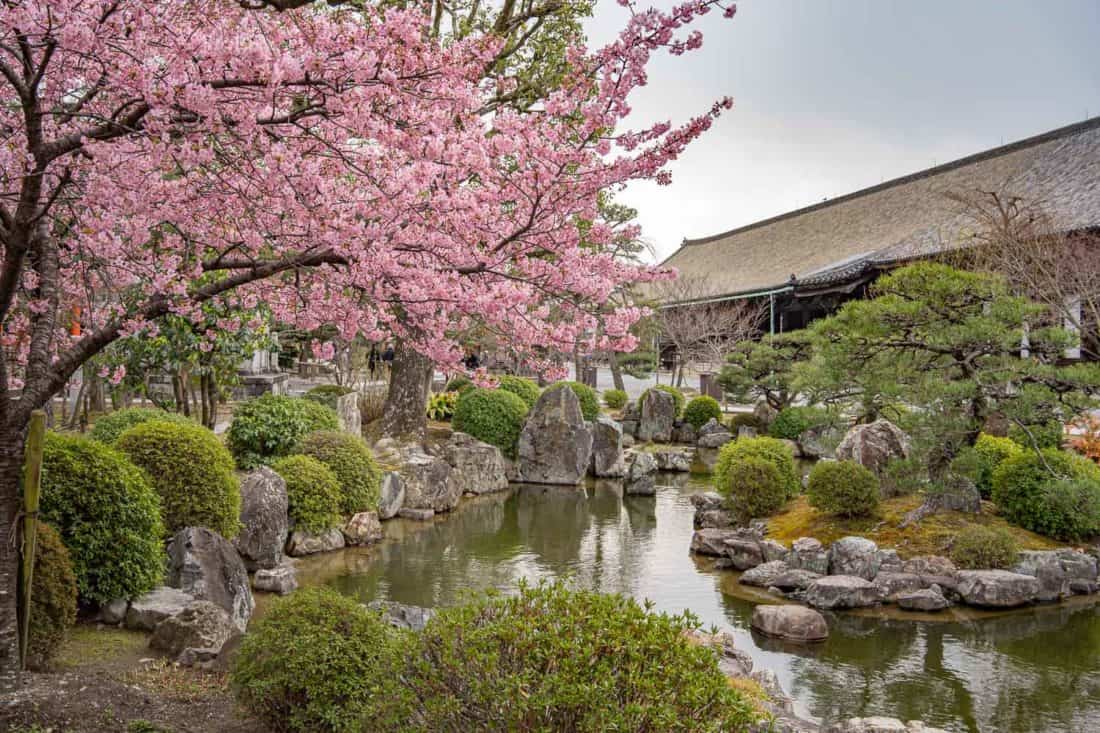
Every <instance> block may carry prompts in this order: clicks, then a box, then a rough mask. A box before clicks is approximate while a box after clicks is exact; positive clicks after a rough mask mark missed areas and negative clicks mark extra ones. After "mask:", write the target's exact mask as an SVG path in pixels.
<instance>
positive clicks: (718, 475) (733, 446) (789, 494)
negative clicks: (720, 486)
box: [714, 437, 802, 499]
mask: <svg viewBox="0 0 1100 733" xmlns="http://www.w3.org/2000/svg"><path fill="white" fill-rule="evenodd" d="M745 458H763V459H764V460H766V461H768V462H770V463H771V464H772V465H774V466H775V469H776V470H777V471H778V472H779V478H780V480H781V482H782V486H783V491H784V493H785V495H786V498H787V499H793V498H794V497H795V496H797V495H798V493H799V492H800V491H801V489H802V486H801V484H800V482H799V480H798V473H797V471H796V470H795V465H794V457H793V456H792V455H791V449H790V448H789V447H788V446H787V444H786V443H784V442H783V441H781V440H779V439H778V438H768V437H758V438H745V439H742V440H734V441H731V442H729V443H726V444H725V445H724V446H722V449H721V450H720V451H719V452H718V463H717V464H716V465H715V468H714V472H715V480H716V481H718V482H724V479H722V475H723V472H724V471H727V470H728V465H729V464H731V463H734V462H736V461H740V460H743V459H745ZM723 466H726V467H727V468H723Z"/></svg>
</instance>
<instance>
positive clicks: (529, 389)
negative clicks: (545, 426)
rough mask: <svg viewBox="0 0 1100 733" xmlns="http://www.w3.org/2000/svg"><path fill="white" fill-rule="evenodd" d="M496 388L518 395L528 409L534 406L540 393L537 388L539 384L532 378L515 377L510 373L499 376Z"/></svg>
mask: <svg viewBox="0 0 1100 733" xmlns="http://www.w3.org/2000/svg"><path fill="white" fill-rule="evenodd" d="M497 388H498V389H503V390H504V391H505V392H511V393H512V394H514V395H516V396H517V397H519V398H520V399H521V400H523V401H524V403H526V405H527V409H528V410H530V409H531V408H532V407H534V406H535V403H536V402H538V401H539V395H540V394H542V390H541V389H539V385H538V384H537V383H536V382H535V381H534V380H531V379H527V378H526V377H515V376H512V375H510V374H507V375H505V376H503V377H501V378H500V380H499V383H498V385H497Z"/></svg>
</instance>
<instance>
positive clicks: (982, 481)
mask: <svg viewBox="0 0 1100 733" xmlns="http://www.w3.org/2000/svg"><path fill="white" fill-rule="evenodd" d="M1021 453H1023V448H1021V447H1020V446H1019V444H1017V443H1016V442H1015V441H1013V440H1011V439H1010V438H998V437H996V436H994V435H989V434H987V433H982V434H981V435H979V436H978V439H977V440H976V441H975V442H974V447H973V448H968V449H965V450H963V451H961V452H960V453H959V455H958V456H956V457H955V460H954V461H953V462H952V463H951V469H952V471H954V472H955V473H958V474H961V475H963V476H965V477H966V478H968V479H970V480H971V481H973V482H974V485H975V486H977V487H978V491H980V492H981V494H982V497H983V498H986V499H988V498H989V496H990V494H991V492H992V491H993V472H994V471H995V470H996V469H997V466H999V465H1001V464H1002V463H1004V462H1005V461H1006V460H1008V459H1009V458H1013V457H1015V456H1018V455H1020V454H1021Z"/></svg>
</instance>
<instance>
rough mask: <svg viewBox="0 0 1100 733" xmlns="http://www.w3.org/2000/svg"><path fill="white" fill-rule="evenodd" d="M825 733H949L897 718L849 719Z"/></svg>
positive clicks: (916, 721)
mask: <svg viewBox="0 0 1100 733" xmlns="http://www.w3.org/2000/svg"><path fill="white" fill-rule="evenodd" d="M825 733H947V731H945V730H943V729H942V728H932V727H931V726H927V725H925V724H924V723H922V722H920V721H919V720H910V721H909V722H907V723H903V722H901V721H900V720H898V719H897V718H886V717H883V716H878V715H877V716H874V717H871V718H849V719H848V720H845V721H843V722H841V723H837V724H835V725H833V726H831V727H829V728H827V729H826V731H825Z"/></svg>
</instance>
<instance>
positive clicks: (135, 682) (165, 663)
mask: <svg viewBox="0 0 1100 733" xmlns="http://www.w3.org/2000/svg"><path fill="white" fill-rule="evenodd" d="M147 644H148V636H147V635H146V634H142V633H138V632H133V631H124V630H122V629H116V628H111V627H103V626H99V625H95V624H79V625H78V626H77V627H76V628H74V629H73V630H72V632H71V633H70V635H69V639H68V640H67V641H66V644H65V647H64V648H63V649H62V651H61V653H60V654H59V656H58V659H57V660H56V661H55V663H54V669H51V670H50V671H46V672H32V673H28V674H26V675H25V676H24V679H23V684H22V686H21V688H20V689H19V691H18V692H17V693H16V694H15V695H14V698H13V699H9V700H3V701H0V731H11V732H12V733H70V732H72V733H90V732H92V731H96V732H98V731H121V732H122V733H169V732H171V733H200V731H201V732H202V733H213V732H214V731H218V732H221V731H227V732H229V733H262V732H263V731H265V730H267V729H266V728H265V727H264V726H262V725H259V724H258V723H256V722H255V721H252V720H249V719H247V718H245V717H243V716H242V715H241V714H240V713H239V711H238V710H237V709H236V707H235V705H234V702H233V698H232V696H231V695H230V693H229V690H228V686H227V681H226V678H225V676H224V675H221V674H213V673H207V672H199V671H194V670H190V669H185V668H182V667H178V666H176V665H175V664H173V663H172V662H170V661H169V660H167V659H165V658H163V657H161V656H159V655H158V654H157V653H155V652H152V651H151V650H150V649H149V648H148V646H147Z"/></svg>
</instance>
